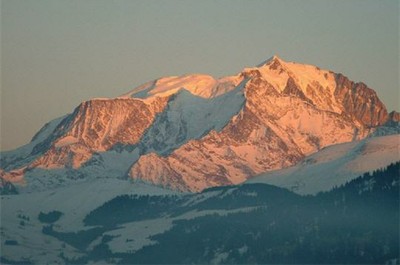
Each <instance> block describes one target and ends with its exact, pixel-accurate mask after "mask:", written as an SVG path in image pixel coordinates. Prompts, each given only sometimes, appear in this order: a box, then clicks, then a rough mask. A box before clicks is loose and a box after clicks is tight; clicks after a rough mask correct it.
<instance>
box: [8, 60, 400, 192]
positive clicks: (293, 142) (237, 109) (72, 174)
mask: <svg viewBox="0 0 400 265" xmlns="http://www.w3.org/2000/svg"><path fill="white" fill-rule="evenodd" d="M399 132H400V130H399V116H398V114H396V113H395V112H393V113H391V114H388V112H387V110H386V107H385V105H384V104H383V103H382V102H381V101H380V100H379V98H378V96H377V94H376V93H375V92H374V90H372V89H370V88H368V87H367V86H366V85H365V84H363V83H356V82H353V81H351V80H349V79H348V78H347V77H345V76H344V75H342V74H337V73H333V72H331V71H327V70H321V69H319V68H318V67H315V66H312V65H305V64H299V63H294V62H286V61H284V60H282V59H281V58H279V57H277V56H274V57H272V58H270V59H269V60H267V61H265V62H264V63H262V64H260V65H258V66H257V67H252V68H245V69H244V70H243V71H241V72H240V73H238V74H237V75H234V76H228V77H223V78H220V79H215V78H213V77H211V76H207V75H200V74H194V75H184V76H174V77H164V78H159V79H156V80H154V81H151V82H148V83H145V84H143V85H141V86H139V87H137V88H135V89H133V90H132V91H130V92H128V93H126V94H124V95H122V96H120V97H117V98H112V99H92V100H88V101H85V102H83V103H82V104H80V105H79V106H78V107H77V108H76V109H75V110H74V112H73V113H71V114H69V115H67V116H65V117H62V118H59V119H56V120H54V121H51V122H50V123H48V124H47V125H45V126H44V127H43V129H41V130H40V131H39V132H38V134H37V135H36V136H35V137H34V138H33V139H32V141H31V143H29V144H28V145H26V146H23V147H21V148H19V149H16V150H14V151H9V152H2V153H1V160H0V162H1V169H2V171H0V172H1V173H0V174H1V178H2V179H3V180H4V181H7V182H11V183H14V184H16V185H18V189H19V190H21V191H38V190H46V189H52V188H55V187H59V186H63V185H69V184H71V183H76V182H77V181H84V180H87V179H93V178H109V177H111V178H126V177H130V178H131V179H133V180H139V181H145V182H149V183H153V184H155V185H159V186H163V187H168V188H171V189H176V190H181V191H201V190H203V189H205V188H208V187H213V186H221V185H230V184H238V183H242V182H243V181H246V180H247V179H250V178H252V177H254V176H256V175H258V174H261V173H264V172H267V171H272V170H277V169H281V168H286V167H289V166H293V165H295V164H296V163H298V162H299V161H302V159H304V158H305V157H306V156H308V155H310V154H312V153H315V152H317V151H319V150H321V149H323V148H324V147H327V146H330V145H334V144H339V143H345V142H351V141H355V140H361V139H364V138H366V137H368V136H372V135H376V136H377V135H387V134H393V133H399Z"/></svg>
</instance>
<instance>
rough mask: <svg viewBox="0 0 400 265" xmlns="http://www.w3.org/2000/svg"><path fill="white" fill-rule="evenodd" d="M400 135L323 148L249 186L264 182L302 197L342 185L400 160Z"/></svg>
mask: <svg viewBox="0 0 400 265" xmlns="http://www.w3.org/2000/svg"><path fill="white" fill-rule="evenodd" d="M399 152H400V135H398V134H397V135H390V136H382V137H370V138H366V139H363V140H360V141H354V142H350V143H343V144H337V145H333V146H329V147H326V148H323V149H322V150H320V151H319V152H317V153H315V154H312V155H310V156H308V157H306V158H304V159H303V160H302V161H301V162H299V163H298V164H296V165H295V166H292V167H288V168H285V169H281V170H276V171H272V172H268V173H264V174H261V175H259V176H256V177H254V178H252V179H250V180H248V183H265V184H270V185H274V186H278V187H283V188H287V189H289V190H291V191H294V192H296V193H299V194H316V193H318V192H321V191H328V190H331V189H332V188H334V187H335V186H340V185H342V184H343V183H346V182H347V181H350V180H351V179H354V178H355V177H357V176H359V175H362V174H363V173H364V172H372V171H374V170H376V169H379V168H383V167H385V166H386V165H389V164H391V163H394V162H397V161H400V153H399Z"/></svg>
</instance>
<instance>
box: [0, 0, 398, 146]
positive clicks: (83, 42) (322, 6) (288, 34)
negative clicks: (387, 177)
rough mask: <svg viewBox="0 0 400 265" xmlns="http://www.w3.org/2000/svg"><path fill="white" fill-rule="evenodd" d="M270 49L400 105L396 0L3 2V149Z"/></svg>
mask: <svg viewBox="0 0 400 265" xmlns="http://www.w3.org/2000/svg"><path fill="white" fill-rule="evenodd" d="M274 54H278V55H279V56H280V57H281V58H283V59H284V60H287V61H297V62H301V63H307V64H314V65H317V66H319V67H321V68H324V69H330V70H333V71H335V72H341V73H343V74H345V75H346V76H348V77H349V78H350V79H352V80H354V81H363V82H364V83H366V84H367V85H368V86H369V87H371V88H373V89H375V90H376V91H377V93H378V95H379V97H380V98H381V100H382V101H383V102H384V103H385V104H386V106H387V107H388V109H389V110H393V109H396V110H399V109H400V107H399V102H400V99H399V1H397V0H379V1H376V0H336V1H332V0H326V1H324V0H302V1H300V0H297V1H296V0H291V1H287V0H286V1H284V0H276V1H269V0H264V1H255V0H241V1H234V0H231V1H227V0H219V1H214V0H213V1H211V0H201V1H200V0H194V1H174V0H170V1H150V0H143V1H134V0H127V1H122V0H114V1H112V0H104V1H102V0H85V1H81V0H68V1H67V0H62V1H57V0H30V1H29V0H2V1H1V58H0V61H1V116H0V117H1V135H0V139H1V150H8V149H13V148H15V147H17V146H20V145H23V144H25V143H28V142H29V141H30V139H31V138H32V136H33V135H34V134H35V132H37V131H38V130H39V129H40V128H41V127H42V126H43V124H44V123H46V122H47V121H50V120H52V119H54V118H57V117H59V116H62V115H64V114H67V113H70V112H72V111H73V109H74V108H75V107H76V106H77V105H78V104H79V103H80V102H82V101H84V100H87V99H90V98H94V97H116V96H119V95H121V94H124V93H125V92H127V91H129V90H131V89H132V88H134V87H136V86H138V85H140V84H142V83H144V82H146V81H149V80H153V79H155V78H158V77H161V76H167V75H181V74H185V73H205V74H211V75H213V76H215V77H220V76H225V75H231V74H235V73H237V72H239V71H240V70H242V69H243V68H244V67H248V66H254V65H257V64H259V63H260V62H262V61H264V60H265V59H267V58H269V57H271V56H272V55H274Z"/></svg>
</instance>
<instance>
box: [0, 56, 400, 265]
mask: <svg viewBox="0 0 400 265" xmlns="http://www.w3.org/2000/svg"><path fill="white" fill-rule="evenodd" d="M399 150H400V113H398V112H396V111H392V112H388V110H387V109H386V107H385V105H384V104H383V103H382V102H381V101H380V99H379V98H378V96H377V94H376V92H375V91H374V90H373V89H371V88H369V87H368V86H367V85H366V84H364V83H361V82H353V81H351V80H349V79H348V78H347V77H346V76H344V75H343V74H340V73H334V72H332V71H328V70H322V69H320V68H318V67H316V66H312V65H305V64H300V63H295V62H287V61H284V60H282V59H281V58H279V57H277V56H273V57H272V58H270V59H268V60H266V61H265V62H263V63H261V64H260V65H258V66H256V67H251V68H245V69H243V70H242V71H241V72H240V73H238V74H236V75H233V76H227V77H223V78H219V79H215V78H213V77H211V76H208V75H202V74H189V75H183V76H170V77H163V78H159V79H156V80H153V81H150V82H148V83H145V84H143V85H141V86H139V87H136V88H134V89H133V90H131V91H129V92H128V93H126V94H124V95H121V96H119V97H116V98H94V99H90V100H88V101H85V102H83V103H81V104H80V105H79V106H77V107H76V109H75V110H74V111H73V112H72V113H71V114H68V115H65V116H63V117H60V118H57V119H55V120H52V121H50V122H48V123H47V124H46V125H44V126H43V128H42V129H41V130H40V131H39V132H38V133H37V134H36V135H35V136H34V137H33V138H32V140H31V142H30V143H28V144H26V145H24V146H22V147H20V148H18V149H16V150H12V151H6V152H2V153H1V157H0V163H1V164H0V191H1V194H2V195H1V231H0V233H1V253H0V254H1V263H2V264H70V263H75V264H96V263H98V264H134V263H139V264H144V263H151V264H155V263H168V264H171V263H183V264H187V263H202V264H204V263H216V264H220V263H229V264H232V263H235V264H236V263H246V264H249V263H262V264H266V263H275V264H276V263H285V264H289V263H302V264H304V263H319V264H321V263H329V264H338V263H357V264H360V263H362V264H367V263H370V264H377V263H379V264H383V263H388V264H398V263H399V262H400V259H399V248H400V244H399V237H398V235H399V225H398V224H399V187H400V162H399V161H400V153H399V152H400V151H399Z"/></svg>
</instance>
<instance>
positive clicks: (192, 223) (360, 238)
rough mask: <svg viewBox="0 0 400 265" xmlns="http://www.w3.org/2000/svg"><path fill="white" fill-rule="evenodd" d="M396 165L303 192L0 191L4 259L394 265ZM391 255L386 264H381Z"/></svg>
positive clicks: (92, 184) (86, 186) (265, 188)
mask: <svg viewBox="0 0 400 265" xmlns="http://www.w3.org/2000/svg"><path fill="white" fill-rule="evenodd" d="M399 172H400V163H399V162H398V163H395V164H391V165H389V166H387V167H385V168H384V169H379V170H376V171H374V172H373V173H365V174H363V175H362V176H360V177H357V178H354V179H353V180H352V181H350V182H348V183H346V184H345V185H342V186H340V187H337V188H335V189H333V190H331V191H328V192H323V193H320V194H318V195H312V196H301V195H299V194H296V193H293V192H291V191H289V190H286V189H283V188H279V187H276V186H271V185H267V184H262V183H251V184H250V183H245V184H242V185H236V186H224V187H214V188H210V189H207V190H204V191H203V192H201V193H189V194H183V193H174V192H172V191H167V190H163V189H159V188H156V187H154V186H149V185H145V184H138V183H129V182H126V181H124V180H118V179H112V178H109V179H107V180H106V181H105V180H100V179H98V180H95V181H91V180H87V181H85V182H84V183H83V184H82V183H81V184H75V185H70V186H68V187H61V188H58V189H56V190H52V191H44V192H36V193H30V194H19V195H17V196H15V195H8V196H2V226H1V239H0V240H1V253H0V261H1V263H2V264H48V263H51V264H161V263H163V264H214V263H215V264H250V263H254V264H291V263H292V264H293V263H294V264H397V263H398V261H399V251H398V250H399V246H400V244H399V237H398V235H399V207H398V206H399V202H400V201H399V187H400V173H399ZM389 262H390V263H389Z"/></svg>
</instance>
